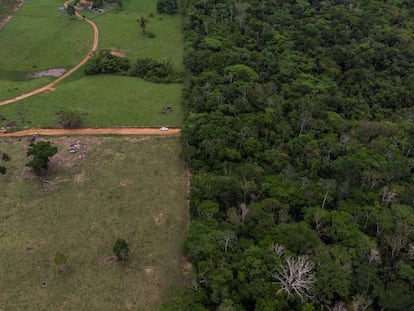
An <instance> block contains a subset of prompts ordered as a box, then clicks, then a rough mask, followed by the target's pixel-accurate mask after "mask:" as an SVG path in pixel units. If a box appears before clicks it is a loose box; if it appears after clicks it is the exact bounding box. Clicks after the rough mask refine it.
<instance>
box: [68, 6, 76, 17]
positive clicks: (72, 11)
mask: <svg viewBox="0 0 414 311" xmlns="http://www.w3.org/2000/svg"><path fill="white" fill-rule="evenodd" d="M66 12H67V13H68V14H69V15H70V16H74V15H75V13H76V9H75V6H74V5H73V4H68V6H67V7H66Z"/></svg>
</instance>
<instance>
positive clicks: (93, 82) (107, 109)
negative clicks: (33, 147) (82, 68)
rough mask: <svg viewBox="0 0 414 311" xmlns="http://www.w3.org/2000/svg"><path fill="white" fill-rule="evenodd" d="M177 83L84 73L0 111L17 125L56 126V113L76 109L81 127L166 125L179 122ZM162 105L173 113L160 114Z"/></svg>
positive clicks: (179, 105) (180, 112)
mask: <svg viewBox="0 0 414 311" xmlns="http://www.w3.org/2000/svg"><path fill="white" fill-rule="evenodd" d="M180 100H181V85H179V84H155V83H150V82H146V81H144V80H141V79H138V78H133V77H117V76H109V75H105V76H88V77H83V78H82V79H76V78H73V80H72V81H70V80H69V81H66V82H65V84H64V85H62V86H61V87H58V88H56V90H55V91H54V92H50V93H46V94H40V95H37V96H33V97H31V98H28V99H26V100H24V101H21V102H17V103H15V104H11V105H7V106H0V114H1V115H3V116H4V117H6V118H7V120H6V121H1V122H0V126H4V125H6V124H7V123H8V122H10V121H11V120H14V121H16V122H17V126H18V127H20V128H22V127H24V126H29V127H56V121H57V119H56V112H58V111H61V110H62V109H71V110H77V111H80V112H81V113H82V115H83V117H82V119H83V126H84V127H109V126H137V125H139V126H162V125H165V126H170V127H173V126H174V127H178V126H180V125H181V123H182V115H183V113H182V107H181V104H180ZM164 106H171V107H172V108H173V112H171V113H167V114H164V113H162V110H163V107H164Z"/></svg>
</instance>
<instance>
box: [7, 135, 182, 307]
mask: <svg viewBox="0 0 414 311" xmlns="http://www.w3.org/2000/svg"><path fill="white" fill-rule="evenodd" d="M49 140H50V141H52V142H53V143H55V144H56V145H57V146H58V148H59V152H58V154H57V155H56V156H55V157H54V158H52V161H51V165H50V167H51V169H50V174H49V177H48V179H49V180H51V181H53V182H55V183H56V188H53V187H51V188H47V189H44V188H43V187H42V185H41V184H40V182H39V181H38V180H37V179H34V178H33V176H32V174H31V173H30V171H29V169H27V168H25V167H24V163H26V162H27V158H26V157H25V152H26V149H27V142H26V139H22V140H18V139H1V140H0V150H1V151H3V152H4V151H6V152H7V153H8V154H9V155H10V156H11V161H9V162H4V161H1V160H0V162H2V163H1V165H5V166H6V167H7V168H8V171H7V174H6V175H0V185H1V186H0V197H1V198H2V202H1V209H0V275H1V278H0V309H3V310H23V309H27V310H157V309H158V306H159V303H160V301H161V300H162V299H163V298H167V297H168V295H169V293H171V286H173V285H177V284H179V283H180V282H183V273H182V268H181V264H182V261H181V260H182V257H181V246H182V243H183V239H184V235H185V231H186V221H187V220H186V200H185V180H184V170H183V163H182V162H181V161H180V160H179V158H178V154H179V149H180V147H179V139H178V138H165V137H164V138H155V137H152V138H149V137H141V138H134V137H123V138H120V137H117V138H114V137H100V138H97V137H90V136H82V137H70V138H69V137H58V138H53V139H49ZM78 140H80V144H81V145H82V146H84V145H85V146H84V147H82V148H81V150H80V151H79V152H78V153H75V154H71V153H69V152H68V146H69V145H70V144H71V143H74V142H76V141H78ZM84 153H85V154H86V156H85V157H83V158H80V157H79V155H81V154H84ZM117 238H125V239H126V240H127V241H128V242H129V244H130V261H129V264H128V265H127V266H126V267H125V268H122V267H120V266H119V265H118V264H117V263H116V262H113V260H112V257H111V255H112V246H113V244H114V242H115V240H116V239H117ZM56 252H61V253H63V254H65V255H66V256H67V257H68V268H67V271H66V273H65V274H62V273H58V274H56V272H55V268H54V267H53V260H52V259H53V256H54V255H55V253H56ZM181 284H182V283H181Z"/></svg>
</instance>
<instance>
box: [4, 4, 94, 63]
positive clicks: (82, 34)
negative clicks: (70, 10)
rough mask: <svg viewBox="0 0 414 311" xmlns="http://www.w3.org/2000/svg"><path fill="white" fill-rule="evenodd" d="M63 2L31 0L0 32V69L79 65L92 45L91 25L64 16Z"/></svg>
mask: <svg viewBox="0 0 414 311" xmlns="http://www.w3.org/2000/svg"><path fill="white" fill-rule="evenodd" d="M62 4H63V1H62V2H60V1H49V0H36V1H33V0H29V1H27V2H26V3H25V4H24V5H23V6H22V7H21V8H20V9H19V10H18V11H17V12H16V13H15V14H14V16H13V18H12V20H11V21H10V22H9V23H8V24H7V25H6V26H5V27H4V28H3V29H2V30H1V31H0V70H21V71H33V70H42V69H48V68H55V67H63V68H70V67H72V66H74V65H75V64H77V63H78V62H79V61H80V60H81V59H82V58H83V57H84V56H85V54H86V53H87V51H88V50H89V48H90V47H91V44H92V39H93V31H92V29H91V27H90V26H89V25H87V24H86V23H84V22H82V21H80V20H79V19H76V18H74V17H69V16H68V15H66V14H63V13H61V12H60V11H59V10H58V9H59V7H60V6H62Z"/></svg>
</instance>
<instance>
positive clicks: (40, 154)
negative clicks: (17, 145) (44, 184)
mask: <svg viewBox="0 0 414 311" xmlns="http://www.w3.org/2000/svg"><path fill="white" fill-rule="evenodd" d="M56 153H57V147H55V146H53V145H52V144H51V143H50V142H49V141H48V142H45V141H39V142H38V143H36V144H33V143H31V144H30V147H29V150H28V151H27V156H32V160H31V161H30V162H29V163H27V164H26V166H28V167H31V168H32V169H33V171H34V172H35V174H36V175H37V176H44V175H46V173H47V170H48V165H49V159H50V158H51V157H53V156H54V155H55V154H56Z"/></svg>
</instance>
